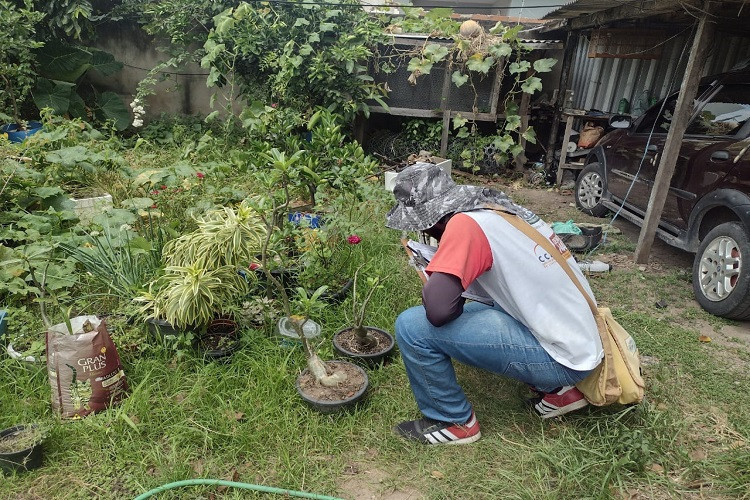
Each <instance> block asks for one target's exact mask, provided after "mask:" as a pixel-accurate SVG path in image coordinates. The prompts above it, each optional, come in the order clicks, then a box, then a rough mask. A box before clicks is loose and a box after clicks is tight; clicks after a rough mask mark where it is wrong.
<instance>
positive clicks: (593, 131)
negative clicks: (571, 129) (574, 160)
mask: <svg viewBox="0 0 750 500" xmlns="http://www.w3.org/2000/svg"><path fill="white" fill-rule="evenodd" d="M602 135H604V127H596V126H594V124H593V123H592V122H586V125H585V126H584V127H583V130H582V131H581V133H580V134H579V135H578V147H579V148H590V147H592V146H594V145H595V144H596V143H597V142H599V139H601V138H602Z"/></svg>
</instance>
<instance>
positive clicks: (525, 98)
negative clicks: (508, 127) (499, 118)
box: [495, 56, 539, 170]
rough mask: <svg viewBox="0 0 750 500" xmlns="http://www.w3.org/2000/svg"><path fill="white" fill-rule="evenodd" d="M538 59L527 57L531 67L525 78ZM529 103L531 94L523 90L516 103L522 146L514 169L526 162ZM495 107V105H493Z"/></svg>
mask: <svg viewBox="0 0 750 500" xmlns="http://www.w3.org/2000/svg"><path fill="white" fill-rule="evenodd" d="M537 59H539V56H536V57H533V56H532V57H531V58H529V62H530V63H531V67H530V68H529V70H528V71H527V72H526V79H528V78H529V77H530V76H531V75H533V74H534V72H535V71H534V63H535V62H536V61H537ZM530 104H531V94H529V93H527V92H523V93H522V94H521V102H520V104H519V105H518V112H519V113H520V115H521V127H520V128H519V129H518V137H519V139H520V140H519V144H520V145H521V147H522V148H523V151H521V153H520V154H519V155H518V156H516V158H515V164H516V166H515V168H516V170H523V166H524V165H525V164H526V139H524V138H523V134H524V132H526V129H528V128H529V105H530ZM495 107H496V108H497V106H495Z"/></svg>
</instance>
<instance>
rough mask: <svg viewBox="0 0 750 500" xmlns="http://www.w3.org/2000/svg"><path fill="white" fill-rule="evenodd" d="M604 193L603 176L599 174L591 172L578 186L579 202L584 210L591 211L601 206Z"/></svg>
mask: <svg viewBox="0 0 750 500" xmlns="http://www.w3.org/2000/svg"><path fill="white" fill-rule="evenodd" d="M603 192H604V183H603V182H602V176H601V175H599V174H598V173H597V172H589V173H587V174H586V175H584V176H583V178H582V179H581V182H580V183H579V184H578V201H579V202H580V203H581V206H582V207H583V208H587V209H589V210H591V209H592V208H594V207H596V206H597V205H598V204H599V202H600V201H601V199H602V193H603Z"/></svg>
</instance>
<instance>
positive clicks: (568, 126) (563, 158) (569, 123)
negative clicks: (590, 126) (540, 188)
mask: <svg viewBox="0 0 750 500" xmlns="http://www.w3.org/2000/svg"><path fill="white" fill-rule="evenodd" d="M572 130H573V115H568V119H567V120H566V122H565V134H563V145H562V149H561V150H560V161H559V162H558V164H557V178H556V179H555V185H557V186H559V185H560V183H561V182H562V178H563V173H564V172H565V163H566V162H567V160H568V140H569V139H570V132H571V131H572Z"/></svg>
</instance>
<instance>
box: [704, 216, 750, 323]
mask: <svg viewBox="0 0 750 500" xmlns="http://www.w3.org/2000/svg"><path fill="white" fill-rule="evenodd" d="M693 291H694V293H695V298H696V300H697V301H698V303H699V304H700V305H701V307H703V309H705V310H706V311H708V312H710V313H711V314H714V315H716V316H722V317H724V318H730V319H738V320H743V319H750V235H749V234H748V231H747V230H746V229H745V227H744V226H743V225H742V224H741V223H739V222H725V223H723V224H719V225H718V226H716V227H715V228H713V229H712V230H711V231H710V232H709V233H708V234H707V235H706V237H705V238H703V240H702V241H701V244H700V246H699V247H698V252H697V253H696V254H695V261H694V262H693Z"/></svg>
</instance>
